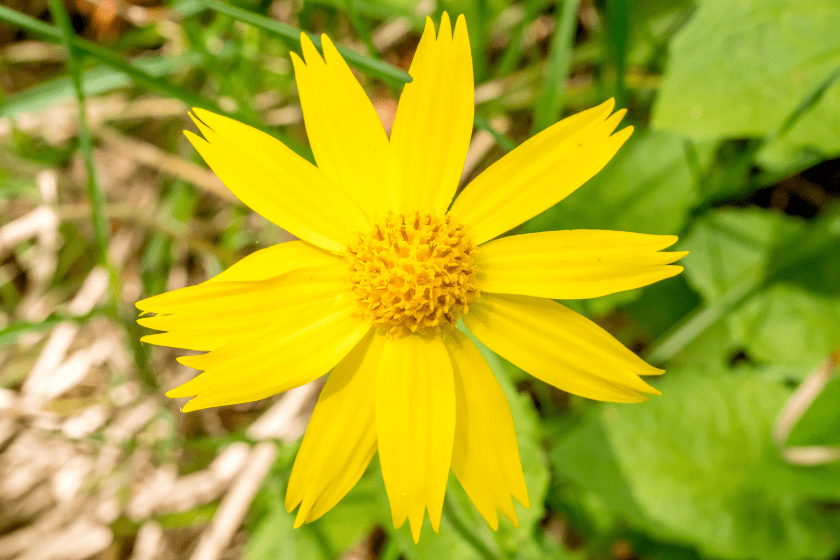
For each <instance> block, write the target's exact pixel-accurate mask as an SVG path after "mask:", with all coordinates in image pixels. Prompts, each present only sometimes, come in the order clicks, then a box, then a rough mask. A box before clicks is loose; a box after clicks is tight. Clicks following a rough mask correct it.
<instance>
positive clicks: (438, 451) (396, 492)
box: [376, 335, 455, 542]
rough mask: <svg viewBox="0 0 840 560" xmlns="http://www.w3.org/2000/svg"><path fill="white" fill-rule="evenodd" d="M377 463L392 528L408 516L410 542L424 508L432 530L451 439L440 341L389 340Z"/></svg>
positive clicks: (381, 381)
mask: <svg viewBox="0 0 840 560" xmlns="http://www.w3.org/2000/svg"><path fill="white" fill-rule="evenodd" d="M376 432H377V437H378V438H379V463H380V465H381V466H382V477H383V478H384V479H385V489H386V490H387V492H388V498H389V500H390V502H391V515H392V517H393V520H394V526H395V527H400V526H402V524H403V523H404V522H405V519H406V517H408V520H409V523H410V524H411V533H412V535H413V536H414V542H417V540H418V539H419V538H420V528H421V527H422V526H423V517H424V513H425V509H426V508H427V507H428V509H429V518H430V519H431V521H432V527H433V528H434V530H435V531H437V530H438V527H439V526H440V514H441V509H442V508H443V495H444V492H445V490H446V479H447V478H448V475H449V465H450V460H451V457H452V443H453V438H454V435H455V389H454V382H453V379H452V363H451V361H450V360H449V354H448V353H447V351H446V346H445V345H444V343H443V341H442V340H441V339H440V338H424V337H422V336H419V335H408V336H404V337H402V338H388V339H387V340H386V341H385V344H384V346H383V349H382V355H381V358H380V362H379V368H378V372H377V381H376Z"/></svg>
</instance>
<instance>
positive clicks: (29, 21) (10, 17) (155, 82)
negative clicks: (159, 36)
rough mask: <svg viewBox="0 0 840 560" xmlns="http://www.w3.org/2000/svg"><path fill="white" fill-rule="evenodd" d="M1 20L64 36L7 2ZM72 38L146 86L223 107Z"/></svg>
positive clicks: (55, 38)
mask: <svg viewBox="0 0 840 560" xmlns="http://www.w3.org/2000/svg"><path fill="white" fill-rule="evenodd" d="M0 20H2V21H6V22H8V23H11V24H12V25H15V26H17V27H20V28H22V29H26V30H27V31H30V32H32V33H35V34H36V35H40V36H41V37H43V38H44V39H49V40H51V41H53V42H55V43H61V42H62V41H63V40H64V38H63V35H62V32H61V30H60V29H58V28H57V27H54V26H52V25H49V24H47V23H44V22H42V21H39V20H37V19H35V18H32V17H29V16H27V15H25V14H22V13H20V12H16V11H15V10H12V9H10V8H6V7H5V6H0ZM69 42H70V44H71V45H72V46H73V47H74V48H75V49H76V50H77V51H78V52H80V53H84V54H86V55H88V56H90V57H92V58H95V59H97V60H99V61H101V62H104V63H105V64H107V65H108V66H110V67H112V68H114V69H116V70H119V71H120V72H123V73H124V74H126V75H127V76H128V77H130V78H131V79H132V80H134V81H135V82H136V83H138V84H139V85H141V86H143V87H146V88H148V89H152V90H155V91H158V92H160V93H164V94H166V95H168V96H170V97H175V98H176V99H180V100H181V101H183V102H184V103H187V104H188V105H191V106H195V107H201V108H202V109H207V110H208V111H215V112H220V109H219V108H218V107H217V106H216V105H215V104H214V103H211V102H209V101H207V100H206V99H202V98H201V97H199V96H197V95H195V94H193V93H191V92H189V91H187V90H185V89H183V88H180V87H178V86H176V85H174V84H171V83H169V82H168V81H166V80H163V79H161V78H158V77H156V76H154V75H152V74H150V73H148V72H145V71H143V70H141V69H140V68H137V67H135V66H132V65H131V64H129V63H128V62H126V61H125V60H123V59H122V58H121V57H120V56H119V55H117V54H115V53H114V52H113V51H111V50H109V49H106V48H105V47H102V46H100V45H97V44H96V43H92V42H90V41H87V40H85V39H82V38H80V37H77V36H75V35H73V36H72V37H70V38H69Z"/></svg>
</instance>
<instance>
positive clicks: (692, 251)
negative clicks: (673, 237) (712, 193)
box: [681, 208, 804, 301]
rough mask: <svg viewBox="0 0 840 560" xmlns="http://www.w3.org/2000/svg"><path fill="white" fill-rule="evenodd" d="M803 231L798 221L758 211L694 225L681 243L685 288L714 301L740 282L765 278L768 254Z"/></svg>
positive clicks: (724, 214) (726, 213)
mask: <svg viewBox="0 0 840 560" xmlns="http://www.w3.org/2000/svg"><path fill="white" fill-rule="evenodd" d="M803 227H804V225H803V223H802V222H801V221H800V220H796V219H795V218H791V217H789V216H786V215H784V214H781V213H777V212H769V211H766V210H761V209H758V208H750V209H723V210H719V211H716V212H711V213H709V214H707V215H706V216H704V217H703V218H701V219H700V220H698V221H697V222H696V224H695V226H694V228H693V229H692V230H691V232H690V233H689V234H688V235H687V236H686V237H685V238H684V239H683V242H682V244H681V247H682V248H683V249H685V250H686V251H688V252H689V254H688V255H687V256H686V257H685V258H684V259H683V260H682V264H683V265H684V266H685V276H686V278H687V279H688V281H689V283H690V284H691V285H692V286H694V288H696V289H697V291H698V292H700V293H701V294H702V295H703V296H704V297H705V298H706V300H707V301H714V300H717V299H720V298H721V297H723V295H724V294H725V293H726V292H727V291H729V290H731V289H732V288H734V287H735V286H737V285H738V284H739V283H740V282H742V281H743V280H744V279H750V278H756V279H761V278H763V277H764V276H765V275H766V273H767V269H768V266H769V265H770V259H771V255H772V251H773V249H774V248H775V247H777V246H779V245H780V244H781V243H782V242H783V241H784V240H785V239H789V238H790V237H792V236H793V235H794V234H795V233H797V232H799V231H801V230H802V228H803Z"/></svg>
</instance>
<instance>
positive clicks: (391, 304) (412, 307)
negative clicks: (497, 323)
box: [347, 212, 478, 336]
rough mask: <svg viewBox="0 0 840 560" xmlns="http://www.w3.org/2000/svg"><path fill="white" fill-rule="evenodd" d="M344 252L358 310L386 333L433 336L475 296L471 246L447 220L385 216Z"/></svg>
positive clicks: (412, 214) (421, 215)
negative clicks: (347, 258) (348, 263)
mask: <svg viewBox="0 0 840 560" xmlns="http://www.w3.org/2000/svg"><path fill="white" fill-rule="evenodd" d="M347 253H348V257H349V260H350V285H351V288H352V290H353V293H354V294H355V295H356V298H357V299H358V302H359V307H360V308H361V310H362V312H363V313H364V315H365V317H367V318H368V319H369V320H370V321H371V323H373V325H375V326H377V327H379V328H381V329H383V330H385V331H386V332H387V333H388V334H391V335H394V336H403V335H406V334H409V333H419V334H423V335H434V334H437V333H439V332H441V331H442V330H444V329H449V328H451V327H452V325H454V324H455V323H456V322H457V321H458V317H460V316H461V314H463V313H466V312H467V309H468V306H469V304H470V303H472V302H473V301H475V299H476V298H477V297H478V289H477V288H476V287H475V268H474V267H473V256H474V254H475V245H474V244H473V243H472V241H471V240H470V239H469V238H468V237H467V236H466V235H465V233H464V226H462V225H461V224H453V223H452V221H451V219H450V218H449V216H443V217H438V216H434V215H432V214H426V213H423V212H408V213H405V214H393V213H389V214H388V216H387V217H386V218H385V219H384V220H382V221H381V222H380V223H378V224H376V225H375V226H374V227H373V228H372V229H371V230H370V231H369V232H367V233H359V236H358V239H357V241H355V242H354V243H352V244H351V245H350V247H349V248H348V249H347Z"/></svg>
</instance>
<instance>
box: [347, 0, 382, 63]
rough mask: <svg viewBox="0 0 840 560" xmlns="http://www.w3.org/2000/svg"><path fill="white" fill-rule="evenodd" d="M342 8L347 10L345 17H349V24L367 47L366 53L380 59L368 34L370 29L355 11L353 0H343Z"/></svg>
mask: <svg viewBox="0 0 840 560" xmlns="http://www.w3.org/2000/svg"><path fill="white" fill-rule="evenodd" d="M344 9H345V10H347V17H348V18H350V24H351V25H352V26H353V29H355V30H356V34H357V35H358V36H359V38H361V40H362V42H364V44H365V47H367V51H368V54H369V55H370V56H371V58H374V59H376V60H380V56H379V53H378V52H377V51H376V45H374V44H373V38H372V37H371V36H370V29H369V28H368V26H367V25H366V24H365V22H364V21H362V19H361V18H360V17H359V13H358V12H357V11H356V2H355V0H344Z"/></svg>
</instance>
